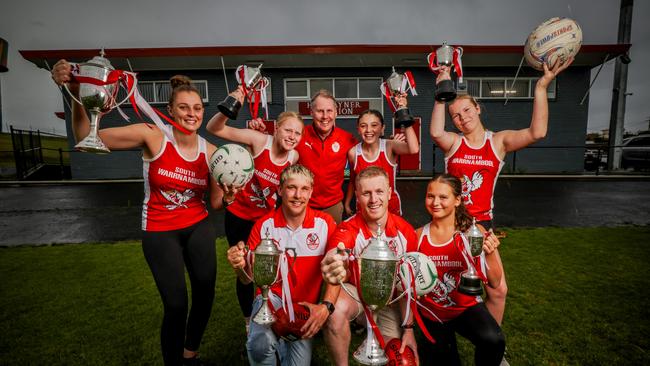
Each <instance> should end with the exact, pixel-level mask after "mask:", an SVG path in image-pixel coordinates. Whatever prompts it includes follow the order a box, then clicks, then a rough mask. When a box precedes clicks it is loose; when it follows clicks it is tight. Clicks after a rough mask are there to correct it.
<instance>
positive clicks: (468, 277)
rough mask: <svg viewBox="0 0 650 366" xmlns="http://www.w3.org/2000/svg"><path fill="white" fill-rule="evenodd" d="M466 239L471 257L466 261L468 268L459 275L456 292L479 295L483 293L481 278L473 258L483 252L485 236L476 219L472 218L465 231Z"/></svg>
mask: <svg viewBox="0 0 650 366" xmlns="http://www.w3.org/2000/svg"><path fill="white" fill-rule="evenodd" d="M465 237H467V241H468V242H469V249H470V254H471V256H472V258H470V261H468V266H467V267H468V268H467V270H466V271H465V272H463V273H462V274H461V275H460V284H459V285H458V292H460V293H463V294H465V295H470V296H479V295H481V294H482V293H483V287H481V278H480V277H479V276H478V273H476V268H475V267H474V265H475V263H476V261H475V258H476V257H478V256H480V255H481V253H483V241H484V240H485V237H484V236H483V233H482V232H481V230H479V228H478V226H476V219H473V222H472V226H471V227H470V228H469V230H467V232H466V233H465Z"/></svg>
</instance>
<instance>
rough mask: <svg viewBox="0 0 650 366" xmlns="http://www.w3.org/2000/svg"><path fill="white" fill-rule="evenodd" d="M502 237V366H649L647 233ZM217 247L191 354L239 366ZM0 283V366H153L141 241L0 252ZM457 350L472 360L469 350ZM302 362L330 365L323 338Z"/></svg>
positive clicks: (235, 321)
mask: <svg viewBox="0 0 650 366" xmlns="http://www.w3.org/2000/svg"><path fill="white" fill-rule="evenodd" d="M506 232H507V235H508V237H507V238H506V239H503V245H502V247H501V248H502V251H501V255H502V258H503V261H504V263H505V266H506V273H507V275H508V287H509V293H508V302H507V309H506V317H505V323H504V331H505V334H506V337H507V347H508V359H509V361H510V364H512V365H605V364H607V365H612V364H613V365H621V364H626V365H648V364H650V353H649V348H650V329H649V328H650V316H649V315H650V307H649V306H648V305H649V304H648V295H649V293H650V290H649V288H650V270H649V269H648V261H649V260H650V227H620V228H587V229H584V228H579V229H578V228H576V229H564V228H562V229H560V228H544V229H516V230H514V229H513V230H506ZM226 247H227V245H226V243H225V240H224V239H219V240H218V241H217V248H218V259H219V268H218V282H217V284H218V285H217V296H216V299H215V305H214V309H213V314H212V318H211V319H210V324H209V325H208V329H207V331H206V334H205V337H204V341H203V345H202V347H201V352H202V358H203V359H204V360H205V361H208V362H209V363H210V364H219V365H222V364H223V365H231V364H241V361H240V359H239V351H240V350H241V349H242V347H243V343H244V337H245V335H244V326H243V320H242V318H241V316H240V313H239V307H238V305H237V301H236V297H235V294H234V274H233V272H232V270H230V269H229V267H228V266H227V264H226V260H225V251H226ZM0 279H1V280H0V334H1V336H0V365H127V364H128V365H158V364H161V363H162V361H161V357H160V351H159V324H160V321H161V317H162V306H161V302H160V300H159V297H158V293H157V290H156V287H155V284H154V282H153V279H152V276H151V273H150V272H149V269H148V267H147V265H146V263H145V261H144V258H143V255H142V250H141V247H140V244H139V243H136V242H124V243H116V244H94V245H61V246H48V247H23V248H2V249H0ZM360 341H361V338H360V337H359V336H357V337H355V339H354V341H353V347H356V346H357V345H358V344H359V343H360ZM420 346H421V347H426V344H425V343H421V344H420ZM460 346H461V347H460V348H461V353H462V357H463V360H464V363H465V364H471V363H472V349H471V346H470V345H468V344H467V342H461V345H460ZM312 364H314V365H327V364H329V361H328V359H327V352H326V350H325V347H324V345H323V342H322V338H318V339H317V342H316V350H315V356H314V360H313V362H312Z"/></svg>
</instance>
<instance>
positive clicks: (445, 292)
mask: <svg viewBox="0 0 650 366" xmlns="http://www.w3.org/2000/svg"><path fill="white" fill-rule="evenodd" d="M455 289H456V279H455V278H454V277H453V276H452V275H451V274H449V273H445V274H444V275H443V276H442V281H440V278H436V282H435V285H434V287H433V291H431V298H432V299H433V301H435V302H436V303H438V305H440V306H442V307H445V308H447V307H450V306H454V305H456V302H454V301H453V300H452V299H451V298H450V297H449V294H450V293H451V292H452V291H454V290H455Z"/></svg>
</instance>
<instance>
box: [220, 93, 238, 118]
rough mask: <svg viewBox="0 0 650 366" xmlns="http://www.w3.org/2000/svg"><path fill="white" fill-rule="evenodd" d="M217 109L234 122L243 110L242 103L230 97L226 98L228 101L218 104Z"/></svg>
mask: <svg viewBox="0 0 650 366" xmlns="http://www.w3.org/2000/svg"><path fill="white" fill-rule="evenodd" d="M217 109H219V112H221V113H222V114H223V115H224V116H226V117H228V118H229V119H233V120H234V119H237V115H238V114H239V110H240V109H241V103H240V102H239V101H238V100H237V98H235V97H232V96H230V95H229V96H227V97H226V99H224V100H223V101H221V103H219V104H217Z"/></svg>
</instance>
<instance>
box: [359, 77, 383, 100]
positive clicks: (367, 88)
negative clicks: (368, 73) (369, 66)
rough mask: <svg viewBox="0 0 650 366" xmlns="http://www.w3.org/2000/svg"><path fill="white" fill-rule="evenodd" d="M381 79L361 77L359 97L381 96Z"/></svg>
mask: <svg viewBox="0 0 650 366" xmlns="http://www.w3.org/2000/svg"><path fill="white" fill-rule="evenodd" d="M380 85H381V79H359V98H381V90H380V89H379V86H380Z"/></svg>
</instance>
